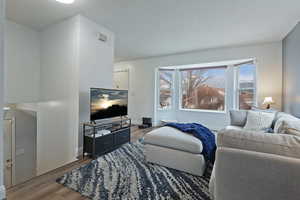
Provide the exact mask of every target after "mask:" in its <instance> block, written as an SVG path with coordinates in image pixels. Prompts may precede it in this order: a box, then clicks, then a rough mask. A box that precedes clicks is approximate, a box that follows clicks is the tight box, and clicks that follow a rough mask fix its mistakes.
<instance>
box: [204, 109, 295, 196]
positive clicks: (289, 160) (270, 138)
mask: <svg viewBox="0 0 300 200" xmlns="http://www.w3.org/2000/svg"><path fill="white" fill-rule="evenodd" d="M246 121H247V111H232V112H231V125H230V126H228V127H227V128H226V129H224V130H221V131H220V132H219V133H218V136H217V152H216V162H215V165H214V169H213V172H212V176H211V180H210V188H209V189H210V193H211V195H212V198H214V199H215V200H292V199H293V200H295V199H300V134H299V133H300V119H298V118H295V117H293V116H291V115H289V114H286V113H282V112H279V113H276V115H275V117H274V121H273V123H272V128H274V131H275V132H274V133H264V132H260V131H249V130H245V129H243V126H245V123H246Z"/></svg>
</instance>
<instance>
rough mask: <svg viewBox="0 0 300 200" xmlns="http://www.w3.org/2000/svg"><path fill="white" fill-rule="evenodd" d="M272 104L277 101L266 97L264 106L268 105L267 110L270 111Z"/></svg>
mask: <svg viewBox="0 0 300 200" xmlns="http://www.w3.org/2000/svg"><path fill="white" fill-rule="evenodd" d="M272 104H275V101H274V100H273V98H272V97H265V99H264V102H263V105H267V109H270V108H271V105H272Z"/></svg>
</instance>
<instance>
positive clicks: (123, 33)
mask: <svg viewBox="0 0 300 200" xmlns="http://www.w3.org/2000/svg"><path fill="white" fill-rule="evenodd" d="M75 1H76V2H75V3H74V4H72V5H64V4H60V3H57V2H56V1H55V0H7V17H8V19H10V20H13V21H15V22H17V23H20V24H23V25H27V26H30V27H32V28H34V29H36V30H41V29H43V28H44V27H46V26H48V25H51V24H53V23H56V22H59V21H60V20H62V19H65V18H67V17H71V16H73V15H75V14H79V13H81V14H83V15H85V16H87V17H89V18H90V19H92V20H94V21H95V22H97V23H99V24H101V25H103V26H104V27H106V28H108V29H110V30H111V31H113V32H114V33H115V36H116V49H115V59H116V61H121V60H130V59H136V58H145V57H152V56H159V55H167V54H174V53H179V52H187V51H194V50H200V49H208V48H217V47H226V46H236V45H245V44H254V43H263V42H271V41H280V40H282V39H283V38H284V37H285V36H286V34H287V33H288V32H289V31H290V30H291V29H292V28H293V27H294V26H295V24H296V23H297V22H298V21H299V19H300V1H299V0H251V1H249V0H223V1H222V0H75Z"/></svg>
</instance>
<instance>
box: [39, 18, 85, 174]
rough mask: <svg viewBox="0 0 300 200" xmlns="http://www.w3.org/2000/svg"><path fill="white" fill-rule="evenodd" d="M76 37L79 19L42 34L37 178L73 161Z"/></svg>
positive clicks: (76, 76) (77, 83)
mask: <svg viewBox="0 0 300 200" xmlns="http://www.w3.org/2000/svg"><path fill="white" fill-rule="evenodd" d="M78 36H79V18H78V17H73V18H71V19H68V20H66V21H63V22H61V23H59V24H55V25H52V26H50V27H48V28H47V29H46V30H44V31H42V33H41V77H40V80H41V81H40V98H41V102H40V103H39V112H38V135H37V171H38V175H39V174H42V173H45V172H47V171H50V170H53V169H55V168H58V167H60V166H63V165H65V164H67V163H70V162H72V161H74V160H75V158H76V148H77V143H78V134H77V133H78V122H79V120H78V113H79V111H78V110H79V106H78V102H79V93H78V91H79V81H78V80H79V77H78V59H77V57H78V56H77V55H78Z"/></svg>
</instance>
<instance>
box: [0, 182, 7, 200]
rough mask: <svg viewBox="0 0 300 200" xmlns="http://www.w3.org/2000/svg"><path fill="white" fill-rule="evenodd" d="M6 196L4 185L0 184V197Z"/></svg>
mask: <svg viewBox="0 0 300 200" xmlns="http://www.w3.org/2000/svg"><path fill="white" fill-rule="evenodd" d="M5 198H6V193H5V187H4V185H1V186H0V199H1V200H3V199H5Z"/></svg>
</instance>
